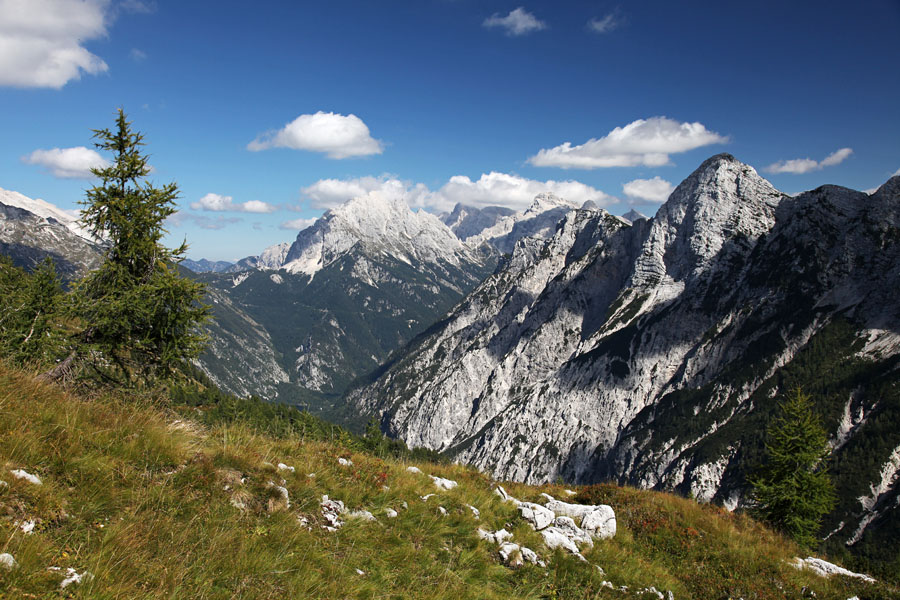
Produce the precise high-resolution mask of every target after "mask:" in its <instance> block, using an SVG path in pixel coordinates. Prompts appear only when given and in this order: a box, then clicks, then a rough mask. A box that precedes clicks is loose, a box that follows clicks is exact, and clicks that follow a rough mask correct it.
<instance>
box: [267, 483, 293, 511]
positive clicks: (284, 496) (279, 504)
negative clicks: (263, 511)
mask: <svg viewBox="0 0 900 600" xmlns="http://www.w3.org/2000/svg"><path fill="white" fill-rule="evenodd" d="M269 487H270V488H273V489H274V490H275V491H276V492H278V495H279V496H280V498H269V507H268V508H269V512H270V513H271V512H275V511H276V510H287V509H288V508H290V507H291V501H290V498H289V497H288V491H287V488H286V487H284V486H280V485H275V484H274V483H273V482H271V481H270V482H269Z"/></svg>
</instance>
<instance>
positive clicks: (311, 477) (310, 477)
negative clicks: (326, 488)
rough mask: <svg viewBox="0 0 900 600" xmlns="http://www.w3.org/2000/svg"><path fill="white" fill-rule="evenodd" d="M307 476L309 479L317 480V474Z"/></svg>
mask: <svg viewBox="0 0 900 600" xmlns="http://www.w3.org/2000/svg"><path fill="white" fill-rule="evenodd" d="M306 476H307V477H308V478H309V479H315V478H316V474H315V473H307V474H306Z"/></svg>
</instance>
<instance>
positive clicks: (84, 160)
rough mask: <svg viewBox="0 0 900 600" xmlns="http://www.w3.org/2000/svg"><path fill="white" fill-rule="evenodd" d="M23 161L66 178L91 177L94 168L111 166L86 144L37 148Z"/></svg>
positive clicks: (55, 175)
mask: <svg viewBox="0 0 900 600" xmlns="http://www.w3.org/2000/svg"><path fill="white" fill-rule="evenodd" d="M22 161H23V162H25V163H28V164H30V165H40V166H42V167H44V168H45V169H47V170H48V171H50V172H51V173H52V174H53V176H54V177H62V178H65V179H89V178H91V177H93V174H92V173H91V169H92V168H95V169H102V168H105V167H108V166H109V163H108V162H107V161H106V160H105V159H104V158H103V157H102V156H100V155H99V154H98V153H97V152H96V151H94V150H91V149H90V148H85V147H84V146H76V147H74V148H51V149H50V150H35V151H34V152H32V153H31V154H29V155H27V156H23V157H22Z"/></svg>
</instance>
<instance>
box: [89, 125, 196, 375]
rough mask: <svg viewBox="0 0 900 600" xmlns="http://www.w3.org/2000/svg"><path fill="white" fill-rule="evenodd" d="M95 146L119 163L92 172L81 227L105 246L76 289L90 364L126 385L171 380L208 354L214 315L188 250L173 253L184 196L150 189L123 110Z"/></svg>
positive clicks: (138, 142)
mask: <svg viewBox="0 0 900 600" xmlns="http://www.w3.org/2000/svg"><path fill="white" fill-rule="evenodd" d="M94 138H95V139H96V140H97V141H96V142H95V144H94V145H95V146H96V147H97V148H99V149H100V150H102V151H105V152H108V153H111V154H112V155H113V162H112V163H111V164H110V165H109V166H107V167H101V168H94V169H92V172H93V174H94V175H95V176H97V177H99V178H100V180H101V181H100V184H99V185H97V186H94V187H93V188H91V189H90V190H88V191H87V194H86V200H85V201H84V202H82V204H83V205H84V206H85V208H84V209H83V211H82V217H81V219H82V222H83V223H84V225H85V226H86V227H87V228H88V229H89V230H90V231H91V233H92V234H93V235H94V236H95V237H97V238H98V239H100V240H103V243H104V244H105V246H106V259H105V261H104V262H103V264H102V265H101V266H100V267H99V268H98V269H97V270H95V271H93V272H91V273H89V274H88V275H87V276H86V277H85V278H84V279H82V280H81V281H80V282H78V283H77V284H76V286H75V289H74V294H73V297H74V308H75V314H76V315H77V316H78V317H79V318H80V319H81V322H82V323H83V326H84V329H83V331H82V332H81V334H80V338H81V340H80V341H81V343H82V345H83V347H86V349H87V350H88V352H87V356H88V357H89V358H92V359H93V360H90V363H91V364H92V365H93V366H94V368H95V369H96V370H97V371H98V372H100V373H102V374H103V375H104V376H108V377H113V378H115V379H118V380H123V379H124V381H125V382H129V381H131V380H132V379H133V378H134V377H135V376H163V377H166V376H169V375H171V374H172V373H173V371H174V370H175V369H176V368H177V366H178V365H179V364H180V363H181V362H182V361H184V360H188V359H191V358H194V357H196V356H198V355H199V353H200V352H201V351H202V349H203V347H204V343H205V336H204V335H203V334H202V332H201V331H200V326H201V325H202V324H203V323H204V322H205V321H206V320H207V319H208V314H209V307H208V306H206V305H204V304H203V303H202V302H201V298H202V297H203V294H204V291H205V288H204V286H203V285H202V284H200V283H198V282H195V281H192V280H190V279H188V278H186V277H183V276H182V275H181V274H180V273H179V272H178V269H177V264H178V263H179V262H181V260H183V258H184V253H185V251H186V250H187V245H186V243H182V244H181V245H180V246H179V247H178V248H175V249H169V248H167V247H166V246H165V245H163V243H162V238H163V236H164V235H165V233H166V230H165V229H164V227H163V225H164V222H165V220H166V218H167V217H169V216H170V215H172V214H173V213H174V212H175V211H176V208H175V200H176V198H177V197H178V188H177V186H176V185H175V184H174V183H170V184H167V185H164V186H163V187H161V188H157V187H154V186H153V185H152V184H151V183H148V182H147V181H146V177H147V175H148V174H149V173H150V167H149V165H148V162H147V161H148V159H147V156H146V155H144V154H143V153H142V152H141V149H142V147H143V145H144V143H143V135H142V134H140V133H138V132H134V131H132V129H131V123H130V122H129V121H128V120H126V118H125V114H124V112H123V111H122V110H121V109H119V111H118V116H117V118H116V126H115V128H114V129H112V130H110V129H99V130H95V131H94Z"/></svg>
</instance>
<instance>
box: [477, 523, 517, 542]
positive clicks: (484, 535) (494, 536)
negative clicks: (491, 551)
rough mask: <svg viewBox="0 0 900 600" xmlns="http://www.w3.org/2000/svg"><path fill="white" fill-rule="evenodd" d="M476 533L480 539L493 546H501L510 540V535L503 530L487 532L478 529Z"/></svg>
mask: <svg viewBox="0 0 900 600" xmlns="http://www.w3.org/2000/svg"><path fill="white" fill-rule="evenodd" d="M476 533H477V534H478V537H480V538H481V539H483V540H487V541H489V542H491V543H494V544H502V543H503V542H505V541H506V540H511V539H512V534H511V533H510V532H508V531H507V530H505V529H500V530H499V531H487V530H484V529H482V528H481V527H479V528H478V531H476Z"/></svg>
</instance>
